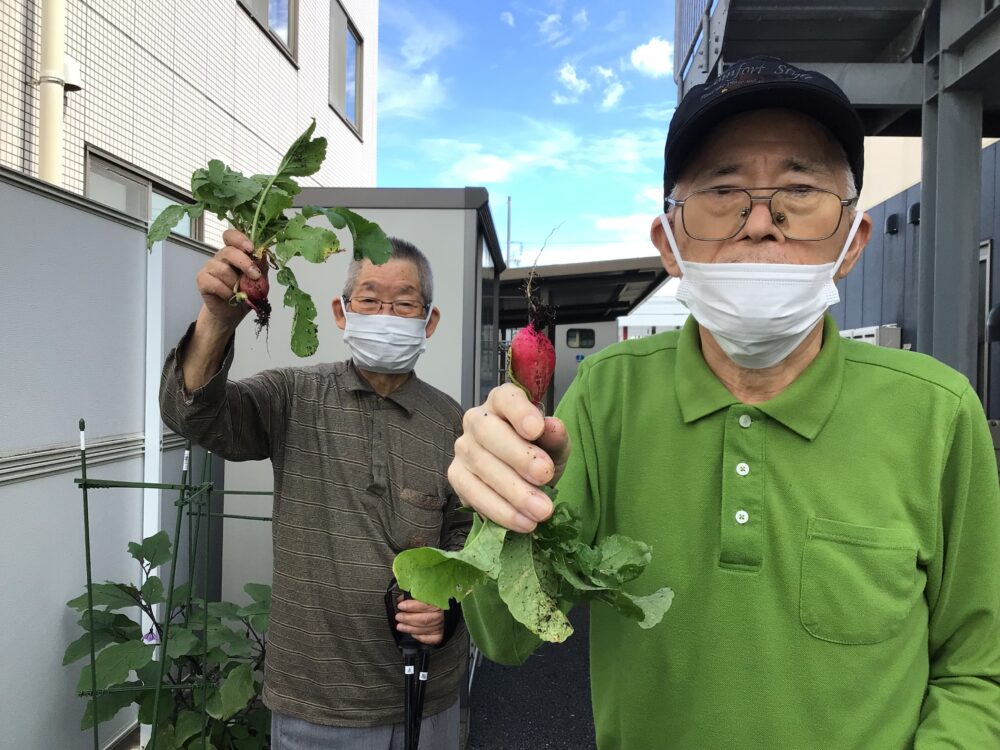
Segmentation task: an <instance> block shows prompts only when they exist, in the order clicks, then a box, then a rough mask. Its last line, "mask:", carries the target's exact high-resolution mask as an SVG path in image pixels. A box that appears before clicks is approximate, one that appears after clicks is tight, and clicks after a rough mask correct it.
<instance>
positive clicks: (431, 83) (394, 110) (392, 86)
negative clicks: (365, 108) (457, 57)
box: [378, 66, 447, 118]
mask: <svg viewBox="0 0 1000 750" xmlns="http://www.w3.org/2000/svg"><path fill="white" fill-rule="evenodd" d="M378 83H379V92H378V97H379V98H378V113H379V117H411V118H420V117H424V116H425V115H426V114H427V113H429V112H430V111H431V110H434V109H436V108H438V107H440V106H442V105H443V104H444V103H445V101H446V100H447V93H446V91H445V86H444V83H443V82H442V81H441V78H440V77H439V76H438V74H437V73H411V72H410V71H406V70H398V69H396V68H392V67H389V66H383V67H382V69H381V70H380V71H379V81H378Z"/></svg>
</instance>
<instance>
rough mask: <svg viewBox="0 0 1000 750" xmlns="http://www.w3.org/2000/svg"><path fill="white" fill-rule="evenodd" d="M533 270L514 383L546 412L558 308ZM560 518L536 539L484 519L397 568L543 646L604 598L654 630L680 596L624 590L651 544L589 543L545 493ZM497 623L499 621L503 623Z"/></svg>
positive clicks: (409, 579)
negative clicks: (456, 544) (490, 598)
mask: <svg viewBox="0 0 1000 750" xmlns="http://www.w3.org/2000/svg"><path fill="white" fill-rule="evenodd" d="M533 279H534V274H533V273H532V275H531V276H530V277H529V279H528V281H527V282H526V284H525V296H526V297H527V298H528V316H529V321H528V325H526V326H525V327H524V328H522V329H521V330H520V331H518V333H517V334H516V335H515V336H514V338H513V339H512V340H511V347H510V359H509V362H508V368H507V371H508V372H507V374H508V379H509V380H510V381H511V382H513V383H514V384H515V385H517V386H518V387H519V388H521V390H523V391H524V392H525V394H527V396H528V398H529V399H530V400H531V402H532V403H533V404H535V406H538V407H539V408H541V402H542V397H543V396H544V395H545V391H546V389H547V388H548V386H549V383H550V382H551V380H552V373H553V372H554V370H555V359H556V357H555V350H554V349H553V347H552V342H551V341H549V338H548V336H547V334H546V329H547V328H548V327H549V326H550V325H551V323H552V321H553V317H554V316H553V310H552V309H551V308H550V307H548V306H546V305H543V304H541V303H540V302H539V301H538V300H537V299H536V297H535V294H534V289H533V285H532V282H533ZM543 489H544V490H545V492H546V494H547V495H548V496H549V497H550V498H551V499H552V500H553V503H554V512H553V514H552V516H551V517H550V518H549V519H548V520H547V521H543V522H541V523H539V524H538V526H537V527H536V528H535V530H534V531H532V532H531V533H529V534H519V533H517V532H515V531H510V530H508V529H506V528H504V527H503V526H500V525H499V524H496V523H494V522H493V521H490V520H489V519H486V518H482V517H480V518H478V519H477V524H476V526H475V527H474V531H473V533H472V534H470V535H469V538H468V539H467V540H466V543H465V547H464V548H463V549H462V550H459V551H456V552H452V551H445V550H440V549H435V548H433V547H418V548H415V549H409V550H405V551H403V552H401V553H400V554H399V555H397V556H396V559H395V560H394V561H393V564H392V570H393V573H394V574H395V576H396V580H397V581H398V583H399V586H400V588H401V589H403V590H404V591H408V592H410V594H411V595H412V596H413V597H414V598H416V599H419V600H420V601H422V602H427V603H428V604H433V605H435V606H437V607H440V608H441V609H447V608H448V606H449V601H450V600H454V601H457V602H461V601H462V600H463V599H464V598H465V597H466V596H468V595H469V594H470V593H472V592H473V591H476V590H477V589H490V590H491V591H490V593H491V594H492V595H494V596H497V597H499V599H500V600H501V601H502V602H503V603H504V605H506V607H507V609H508V611H509V612H510V615H511V617H513V618H514V620H516V621H517V622H519V623H521V625H523V626H524V627H525V628H527V630H528V631H530V632H531V633H533V634H534V635H536V636H537V637H538V638H540V639H541V640H543V641H550V642H555V643H559V642H562V641H564V640H566V638H568V637H569V636H570V635H571V634H572V632H573V626H572V625H571V624H570V622H569V618H567V617H566V614H565V613H566V612H567V611H568V610H569V607H570V606H572V605H573V604H575V603H578V602H584V601H600V602H604V603H605V604H607V605H609V606H611V607H612V608H614V609H615V610H616V611H617V612H618V613H619V614H621V615H623V616H624V617H627V618H629V619H631V620H635V621H637V622H638V623H639V627H641V628H651V627H653V626H654V625H656V624H657V623H659V622H660V620H661V619H662V618H663V615H664V614H665V613H666V611H667V610H668V609H669V608H670V604H671V602H672V601H673V596H674V594H673V591H672V590H671V589H669V588H660V589H658V590H656V591H654V592H653V593H651V594H648V595H645V596H640V595H636V594H632V593H629V592H627V591H625V589H624V586H625V584H627V583H629V582H630V581H632V580H633V579H635V578H636V577H637V576H638V575H639V574H640V573H642V571H643V570H644V569H645V567H646V566H647V565H648V564H649V562H650V560H651V559H652V550H651V549H650V547H649V545H647V544H644V543H643V542H638V541H635V540H633V539H630V538H629V537H627V536H623V535H621V534H612V535H610V536H606V537H604V538H602V539H601V540H600V541H599V542H598V543H597V544H595V545H591V544H587V543H586V542H583V541H581V538H580V537H581V532H582V528H581V523H580V519H579V518H578V516H577V515H576V513H575V511H574V510H573V508H572V507H571V506H570V505H569V504H567V503H564V502H557V490H556V489H554V488H543ZM498 626H500V624H499V623H498Z"/></svg>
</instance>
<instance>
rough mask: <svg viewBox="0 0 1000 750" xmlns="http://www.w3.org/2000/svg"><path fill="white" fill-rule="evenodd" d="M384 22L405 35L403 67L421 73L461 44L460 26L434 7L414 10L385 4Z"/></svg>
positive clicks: (382, 9)
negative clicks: (432, 61) (449, 48)
mask: <svg viewBox="0 0 1000 750" xmlns="http://www.w3.org/2000/svg"><path fill="white" fill-rule="evenodd" d="M381 16H382V22H383V23H385V24H387V25H389V26H392V27H393V28H396V29H398V30H399V31H400V32H401V36H402V38H403V43H402V45H401V46H400V49H399V54H400V55H401V56H402V58H403V67H405V68H407V69H408V70H418V69H420V68H422V67H423V66H425V65H426V64H427V63H428V62H430V61H431V60H433V59H434V58H436V57H437V56H438V55H440V54H441V52H442V51H444V50H445V49H446V48H448V47H449V46H451V45H452V44H454V43H455V41H457V40H458V38H459V36H460V29H459V27H458V24H457V23H456V22H455V21H454V20H453V19H452V18H451V17H450V16H448V15H447V14H445V13H442V12H441V11H439V10H437V9H435V8H433V7H432V6H430V5H421V6H419V7H414V6H412V5H411V4H409V3H408V4H406V5H404V4H403V3H401V2H392V3H384V4H383V5H382V8H381Z"/></svg>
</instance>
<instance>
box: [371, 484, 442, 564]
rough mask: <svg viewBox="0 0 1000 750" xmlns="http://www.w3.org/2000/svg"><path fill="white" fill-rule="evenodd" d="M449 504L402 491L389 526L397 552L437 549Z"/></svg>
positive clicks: (386, 525) (395, 504)
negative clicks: (445, 509) (420, 548)
mask: <svg viewBox="0 0 1000 750" xmlns="http://www.w3.org/2000/svg"><path fill="white" fill-rule="evenodd" d="M447 502H448V500H447V498H444V497H440V496H438V495H427V494H424V493H422V492H418V491H416V490H413V489H407V488H403V489H400V490H399V493H398V496H397V498H396V502H395V503H393V505H392V507H391V509H390V512H389V517H388V518H387V519H386V524H385V528H386V534H387V535H388V537H389V543H390V544H391V545H392V547H393V549H395V551H396V552H402V551H403V550H405V549H410V548H411V547H437V546H438V545H439V544H440V543H441V525H442V523H443V521H444V508H445V505H446V504H447Z"/></svg>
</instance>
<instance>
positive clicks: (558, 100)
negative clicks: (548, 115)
mask: <svg viewBox="0 0 1000 750" xmlns="http://www.w3.org/2000/svg"><path fill="white" fill-rule="evenodd" d="M577 101H578V100H577V98H576V97H575V96H566V95H565V94H560V93H559V92H558V91H553V92H552V103H553V104H555V105H557V106H560V107H561V106H562V105H564V104H575V103H576V102H577Z"/></svg>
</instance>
